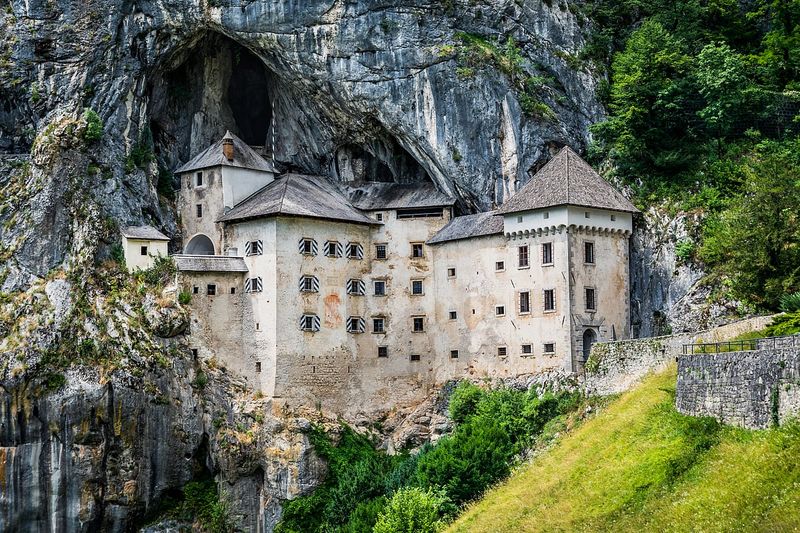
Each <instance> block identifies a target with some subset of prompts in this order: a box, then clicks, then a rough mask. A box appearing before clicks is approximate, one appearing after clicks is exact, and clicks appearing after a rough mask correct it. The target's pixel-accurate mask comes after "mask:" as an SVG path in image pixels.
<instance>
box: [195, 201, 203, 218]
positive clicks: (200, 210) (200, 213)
mask: <svg viewBox="0 0 800 533" xmlns="http://www.w3.org/2000/svg"><path fill="white" fill-rule="evenodd" d="M195 210H196V212H197V218H203V204H197V205H196V206H195Z"/></svg>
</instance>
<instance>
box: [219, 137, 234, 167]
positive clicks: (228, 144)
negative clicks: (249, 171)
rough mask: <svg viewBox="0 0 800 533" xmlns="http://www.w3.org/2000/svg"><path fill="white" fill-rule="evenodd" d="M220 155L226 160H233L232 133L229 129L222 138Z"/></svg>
mask: <svg viewBox="0 0 800 533" xmlns="http://www.w3.org/2000/svg"><path fill="white" fill-rule="evenodd" d="M222 155H224V156H225V159H227V160H228V161H233V135H231V132H230V131H226V132H225V137H223V138H222Z"/></svg>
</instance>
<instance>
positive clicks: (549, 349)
mask: <svg viewBox="0 0 800 533" xmlns="http://www.w3.org/2000/svg"><path fill="white" fill-rule="evenodd" d="M544 353H556V344H555V343H554V342H546V343H544Z"/></svg>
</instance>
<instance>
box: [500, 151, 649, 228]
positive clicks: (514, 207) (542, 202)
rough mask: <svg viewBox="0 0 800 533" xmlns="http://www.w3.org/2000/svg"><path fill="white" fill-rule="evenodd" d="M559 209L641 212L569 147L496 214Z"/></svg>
mask: <svg viewBox="0 0 800 533" xmlns="http://www.w3.org/2000/svg"><path fill="white" fill-rule="evenodd" d="M557 205H576V206H581V207H595V208H600V209H609V210H612V211H627V212H631V213H638V212H639V210H638V209H636V207H634V206H633V204H632V203H630V202H629V201H628V199H627V198H625V197H624V196H623V195H622V193H620V192H619V191H618V190H617V189H615V188H614V187H613V186H612V185H611V184H610V183H608V182H607V181H606V180H604V179H603V178H602V177H601V176H600V174H598V173H597V172H595V170H594V169H593V168H592V167H590V166H589V164H588V163H587V162H586V161H584V160H583V159H581V157H580V156H579V155H578V154H576V153H575V152H573V151H572V149H571V148H570V147H568V146H565V147H564V148H562V149H561V151H560V152H558V154H556V156H555V157H554V158H553V159H551V160H550V161H549V162H548V163H547V164H546V165H545V166H543V167H542V168H541V170H539V172H537V173H536V175H535V176H533V179H531V181H530V182H528V183H527V184H526V185H525V186H524V187H523V188H522V189H520V191H519V192H517V194H515V195H514V196H512V197H511V199H509V200H508V201H507V202H506V203H505V204H503V206H502V207H501V208H500V209H498V210H497V212H498V213H500V214H505V213H514V212H517V211H528V210H530V209H542V208H545V207H554V206H557Z"/></svg>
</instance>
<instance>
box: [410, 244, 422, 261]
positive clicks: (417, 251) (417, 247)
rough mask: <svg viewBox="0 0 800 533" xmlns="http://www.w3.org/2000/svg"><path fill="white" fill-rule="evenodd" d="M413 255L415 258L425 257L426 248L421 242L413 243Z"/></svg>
mask: <svg viewBox="0 0 800 533" xmlns="http://www.w3.org/2000/svg"><path fill="white" fill-rule="evenodd" d="M411 257H412V258H414V259H420V258H422V257H425V248H424V247H423V245H422V243H421V242H412V243H411Z"/></svg>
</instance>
